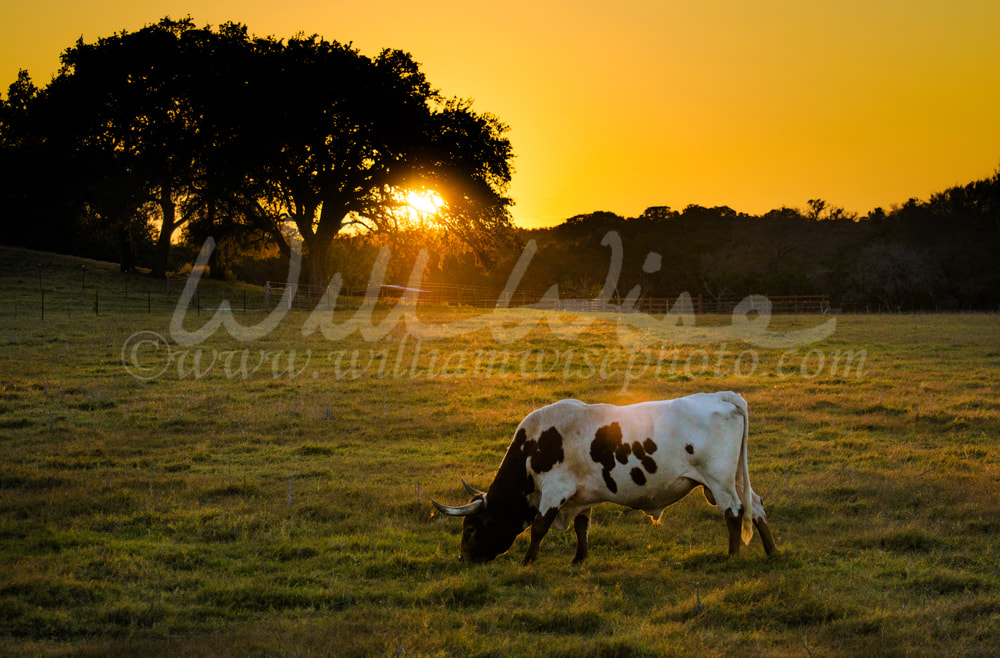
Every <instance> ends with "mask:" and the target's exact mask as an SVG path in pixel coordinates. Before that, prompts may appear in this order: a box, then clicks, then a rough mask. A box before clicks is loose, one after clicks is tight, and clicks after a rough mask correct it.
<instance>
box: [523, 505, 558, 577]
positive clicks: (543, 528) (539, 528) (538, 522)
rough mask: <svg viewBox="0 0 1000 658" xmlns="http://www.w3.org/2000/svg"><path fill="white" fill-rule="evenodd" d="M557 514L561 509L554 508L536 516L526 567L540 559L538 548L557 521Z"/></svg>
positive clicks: (526, 557) (532, 526)
mask: <svg viewBox="0 0 1000 658" xmlns="http://www.w3.org/2000/svg"><path fill="white" fill-rule="evenodd" d="M557 514H559V508H558V507H552V508H550V509H549V511H547V512H546V513H545V514H544V515H542V513H541V512H539V513H538V514H536V515H535V520H534V521H532V522H531V543H530V544H528V552H527V553H525V554H524V562H523V564H524V566H528V565H529V564H533V563H534V562H535V560H537V559H538V547H539V545H540V544H541V543H542V539H543V538H544V537H545V533H547V532H548V531H549V527H550V526H551V525H552V522H553V521H555V520H556V515H557Z"/></svg>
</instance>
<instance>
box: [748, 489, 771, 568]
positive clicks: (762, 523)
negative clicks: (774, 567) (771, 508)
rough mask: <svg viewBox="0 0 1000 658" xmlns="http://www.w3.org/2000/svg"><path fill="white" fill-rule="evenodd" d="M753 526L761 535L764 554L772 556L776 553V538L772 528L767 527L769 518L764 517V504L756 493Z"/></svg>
mask: <svg viewBox="0 0 1000 658" xmlns="http://www.w3.org/2000/svg"><path fill="white" fill-rule="evenodd" d="M753 524H754V526H756V528H757V532H758V533H759V534H760V540H761V541H762V542H764V552H765V553H767V554H768V555H770V554H771V553H773V552H774V536H773V535H772V534H771V528H770V527H769V526H768V525H767V517H766V516H765V515H764V503H763V502H761V500H760V496H758V495H757V492H756V491H755V492H754V494H753Z"/></svg>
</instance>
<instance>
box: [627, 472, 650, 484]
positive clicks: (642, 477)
mask: <svg viewBox="0 0 1000 658" xmlns="http://www.w3.org/2000/svg"><path fill="white" fill-rule="evenodd" d="M629 475H631V476H632V481H633V482H635V483H636V484H638V485H639V486H642V485H644V484H646V474H645V473H643V472H642V469H641V468H633V469H632V470H631V471H630V472H629Z"/></svg>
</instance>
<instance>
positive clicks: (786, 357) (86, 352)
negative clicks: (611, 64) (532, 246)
mask: <svg viewBox="0 0 1000 658" xmlns="http://www.w3.org/2000/svg"><path fill="white" fill-rule="evenodd" d="M25 262H35V263H36V266H35V269H36V270H37V269H38V268H37V262H43V263H44V266H43V268H42V270H43V272H44V273H45V274H44V275H45V276H46V277H48V278H47V279H46V280H45V281H47V283H45V282H44V281H43V286H47V288H45V289H46V290H47V297H48V298H49V299H50V300H51V299H55V298H56V296H57V294H65V295H67V297H68V296H69V293H70V292H71V290H72V289H73V288H74V287H76V286H80V287H81V288H82V286H81V285H80V284H81V283H82V282H81V281H80V279H79V277H80V269H81V268H80V267H79V265H80V264H81V262H80V261H76V260H73V259H64V258H61V257H50V256H46V255H41V254H35V253H33V252H25V251H21V250H6V249H0V265H2V267H0V295H2V299H3V302H4V303H3V306H2V309H0V359H2V361H0V368H2V375H0V547H2V550H0V652H2V651H7V652H10V653H12V654H21V655H23V654H29V655H30V654H57V655H66V654H70V655H136V654H163V653H171V654H188V655H206V656H207V655H218V654H238V655H248V654H249V655H283V654H292V655H316V654H320V655H329V654H332V655H359V656H367V655H395V653H396V652H397V651H398V650H399V649H402V650H405V652H406V654H405V655H407V656H414V655H418V656H419V655H454V656H470V655H471V656H507V655H566V656H570V655H571V656H581V655H595V656H600V655H609V656H611V655H614V656H633V655H634V656H645V655H650V656H658V655H664V654H669V655H682V656H683V655H704V654H706V653H707V654H725V655H732V654H736V653H738V652H743V653H745V652H753V653H755V654H759V655H782V656H784V655H789V654H794V655H814V656H816V655H830V654H842V655H844V654H846V655H856V654H865V653H868V654H878V655H886V654H888V655H912V654H920V655H937V654H947V655H989V654H992V653H994V652H995V651H996V647H997V646H1000V549H998V542H997V537H998V536H1000V497H998V495H997V493H998V491H1000V467H998V464H1000V448H998V445H997V443H998V441H997V440H998V436H1000V422H998V421H1000V401H998V396H997V391H998V386H997V384H998V381H997V380H998V373H1000V348H998V347H997V338H998V337H1000V317H998V316H996V315H951V316H943V315H942V316H935V315H915V316H843V317H840V318H838V325H837V330H836V332H835V333H834V334H833V335H832V336H831V337H830V338H828V339H827V340H826V341H824V342H822V343H819V344H815V345H809V346H804V347H801V348H797V349H798V352H797V353H792V352H791V351H790V349H791V348H790V349H778V350H767V349H762V348H757V347H753V346H748V345H745V344H742V343H728V344H726V345H725V346H721V345H718V344H704V345H702V344H668V345H663V346H661V345H656V346H655V347H653V348H649V349H648V350H647V352H648V354H649V357H650V361H649V363H650V366H649V367H648V368H647V369H646V370H645V371H642V372H639V373H637V374H638V376H636V377H634V378H633V380H631V381H626V379H625V376H624V372H623V368H624V362H623V361H619V362H618V367H617V369H615V368H613V367H609V368H607V372H606V374H607V375H608V376H606V377H605V376H603V375H602V373H601V370H600V366H601V362H602V360H604V359H608V364H609V366H610V365H612V361H611V360H612V359H614V358H615V357H616V356H617V358H618V359H620V360H622V359H624V360H626V361H627V359H628V357H629V354H630V353H627V352H624V351H623V350H621V348H619V347H618V342H617V334H616V326H615V324H614V321H613V319H608V318H604V319H597V320H594V321H593V323H592V324H591V325H590V326H589V328H588V329H587V331H585V332H584V333H583V334H581V335H580V336H579V337H578V338H576V339H573V340H570V339H568V338H560V337H557V336H555V335H553V333H552V332H551V331H549V330H548V328H547V327H546V325H544V324H542V325H540V326H539V327H538V328H536V329H535V330H534V331H532V332H531V333H529V334H527V335H526V336H525V337H524V338H522V339H521V340H519V341H516V342H513V343H510V344H499V343H497V342H495V341H494V340H493V339H492V337H491V335H490V333H489V329H488V326H487V327H486V328H483V329H480V330H479V331H476V332H474V333H470V334H467V335H463V336H460V337H458V338H453V339H449V340H438V341H432V340H427V341H423V342H422V343H420V346H419V351H418V349H417V344H416V341H415V340H414V339H412V338H410V337H404V334H405V332H404V331H403V330H401V329H398V328H397V329H394V330H392V331H390V332H389V333H388V334H387V335H386V336H385V337H383V338H381V339H380V340H379V341H377V342H374V343H369V342H367V341H365V340H364V339H362V338H361V337H360V336H359V335H358V334H357V333H355V334H353V335H352V336H350V337H347V338H344V339H341V340H339V341H336V342H331V341H328V340H326V339H325V338H323V336H321V335H319V334H318V333H314V334H313V335H311V336H308V337H306V336H303V335H302V331H301V328H302V326H303V324H304V323H305V322H306V319H307V318H308V317H309V313H307V312H302V311H293V312H291V313H289V314H288V315H287V316H286V317H285V318H284V320H283V321H282V323H281V324H280V325H279V326H278V327H277V328H276V329H275V330H274V331H272V332H270V333H269V334H268V335H267V336H265V337H263V338H261V339H259V340H255V341H251V342H248V343H242V342H239V341H236V340H233V339H232V338H230V337H228V336H227V335H226V333H225V332H224V331H220V332H217V333H216V334H215V335H213V336H212V337H211V338H209V339H208V340H207V341H206V342H204V343H202V344H200V345H197V346H191V347H189V348H185V347H183V346H180V345H177V344H171V345H170V350H172V353H173V355H174V361H171V362H169V363H168V366H169V367H167V369H166V371H165V372H164V373H163V374H162V375H161V376H159V377H156V378H152V379H150V380H148V381H140V380H137V379H135V378H134V377H133V376H132V375H130V374H129V372H128V370H127V369H126V367H125V366H124V365H123V363H122V347H123V345H124V344H125V343H126V340H127V339H128V338H129V337H130V336H131V335H132V334H133V333H134V332H136V331H154V332H157V333H159V334H161V335H162V336H164V337H166V338H168V339H169V338H170V331H169V323H170V314H171V311H172V306H171V305H170V304H169V303H164V304H163V305H162V306H161V307H160V308H156V307H153V308H151V309H147V308H146V307H145V303H144V302H145V299H144V298H142V296H141V295H140V300H138V301H141V302H142V303H139V304H137V305H130V304H126V303H124V302H119V304H118V307H117V308H116V307H115V305H114V304H109V305H108V307H107V308H106V311H102V312H101V313H100V315H97V314H95V313H93V312H92V311H93V309H87V311H86V312H85V311H82V310H81V311H80V312H79V313H77V312H76V310H72V311H71V312H70V313H67V312H66V309H61V310H60V312H55V311H49V312H47V313H46V316H45V320H44V322H42V321H41V318H40V314H39V313H37V308H36V307H34V306H32V303H33V301H32V300H33V299H34V296H36V294H37V293H38V281H37V271H35V270H31V269H30V268H29V269H28V272H29V275H25V274H24V272H25V267H24V266H23V263H25ZM19 263H20V265H19ZM102 268H103V269H102ZM86 276H87V281H86V285H87V288H86V289H83V290H86V291H89V294H93V292H95V291H97V292H98V293H99V294H101V295H102V296H103V295H104V294H105V292H106V293H107V294H108V295H109V299H111V298H112V297H111V296H112V295H113V294H114V293H115V291H116V290H121V291H122V292H124V284H123V283H122V281H123V279H122V275H120V274H118V273H117V272H115V271H114V268H113V266H107V265H103V264H90V263H88V264H87V275H86ZM133 283H134V286H136V288H134V289H140V290H141V286H143V285H146V283H147V282H146V281H145V280H143V279H141V278H135V279H134V280H133ZM149 285H151V286H157V285H163V284H162V283H157V282H149ZM205 285H206V286H210V287H211V292H213V293H215V292H217V293H218V294H220V295H221V294H223V292H226V294H229V295H230V298H235V296H236V295H237V294H242V293H241V292H240V293H237V292H234V291H239V290H242V289H235V288H232V289H230V288H226V287H225V286H222V285H221V284H216V283H214V282H206V284H205ZM178 291H179V287H177V288H175V289H174V293H173V294H174V295H175V296H176V293H177V292H178ZM164 294H166V293H164ZM250 294H255V291H253V290H252V289H250ZM15 300H16V301H18V305H19V308H18V310H17V314H16V315H15V314H14V313H13V312H12V310H13V309H11V306H12V302H13V301H15ZM81 308H82V307H81ZM385 312H386V310H385V309H383V310H380V311H379V314H380V315H378V316H377V318H376V320H377V319H378V318H380V317H384V313H385ZM353 313H354V312H353V311H345V312H340V313H338V315H337V316H336V317H335V320H336V322H337V323H341V322H343V321H345V320H347V319H348V318H349V317H351V316H352V315H353ZM477 314H478V317H481V318H483V321H484V322H485V323H486V324H487V325H488V321H489V318H485V317H484V316H483V315H482V312H481V311H473V310H471V309H464V308H438V309H424V310H421V311H420V317H421V319H422V320H424V321H425V322H428V323H430V322H436V323H441V322H446V321H449V322H453V321H458V320H463V319H464V320H468V319H470V318H473V317H477ZM207 317H208V316H207V314H203V315H202V316H201V318H198V317H197V316H196V315H194V314H193V313H191V314H189V315H188V317H187V321H186V323H185V326H186V327H187V328H188V329H195V328H197V327H199V326H200V325H201V324H203V323H204V322H206V321H207ZM511 317H512V318H514V319H521V320H526V319H530V318H531V317H532V316H531V315H530V314H529V313H519V314H514V315H513V316H511ZM263 318H264V314H263V313H260V312H257V313H253V312H251V313H248V314H247V315H245V316H244V315H243V314H238V315H237V319H238V320H240V321H241V322H243V323H244V324H251V323H253V322H258V321H261V320H262V319H263ZM822 321H824V319H823V318H818V317H805V316H804V317H779V318H774V319H773V322H772V328H773V329H775V330H777V329H782V330H786V331H788V330H794V329H799V328H803V327H809V326H815V325H817V324H819V323H821V322H822ZM728 322H729V319H728V318H699V324H701V325H703V326H706V327H712V326H725V325H726V324H727V323H728ZM164 349H165V348H162V347H161V348H160V351H154V350H152V349H151V350H149V351H146V352H142V353H141V354H142V356H143V358H145V359H146V360H147V362H149V363H153V364H154V365H157V364H161V363H164V362H165V361H164V357H163V354H164V352H163V350H164ZM198 349H200V350H202V352H201V358H202V361H201V362H200V366H199V369H197V370H196V369H195V367H194V365H193V364H194V363H195V360H194V359H195V357H196V355H197V352H196V351H197V350H198ZM244 350H246V359H247V360H248V363H250V364H251V365H254V364H259V367H257V368H256V369H255V370H254V369H252V368H251V369H250V370H252V372H250V370H246V371H244V370H241V369H240V365H239V364H240V359H241V358H243V355H244ZM261 350H263V351H264V356H263V357H261ZM292 350H295V355H296V356H295V359H294V360H293V361H292V363H291V365H289V361H288V359H289V356H290V354H291V352H292ZM571 350H572V351H573V362H572V364H571V367H569V368H567V367H565V363H564V361H565V359H566V358H567V355H568V354H569V353H570V351H571ZM699 350H702V351H703V352H704V355H708V357H709V362H708V365H706V366H704V367H703V365H702V364H703V354H702V352H699ZM723 350H725V353H724V352H723ZM813 350H815V351H813ZM837 350H839V351H841V352H844V351H846V350H855V351H860V350H864V354H865V359H864V362H863V367H860V368H858V367H855V368H854V369H852V370H849V371H845V370H844V369H843V368H839V369H835V368H833V367H832V365H831V363H830V362H829V359H830V356H831V355H832V354H833V353H834V352H835V351H837ZM543 351H544V352H543ZM811 351H813V352H812V354H811V356H807V355H809V354H810V352H811ZM184 352H186V356H185V359H186V360H185V361H184V362H183V367H182V368H181V369H180V370H178V368H177V360H178V359H179V355H180V354H181V353H184ZM477 352H479V361H478V362H477V360H476V358H477V357H476V353H477ZM505 352H507V353H509V355H508V359H507V364H508V365H507V366H504V367H501V363H502V362H503V354H504V353H505ZM741 353H745V355H744V357H743V359H744V361H743V365H744V366H747V365H749V363H750V361H749V359H750V358H751V357H755V359H756V361H755V363H756V366H755V368H754V370H753V372H752V374H747V369H746V368H744V370H743V373H744V374H743V375H742V376H738V375H736V374H734V364H735V362H736V360H737V358H738V357H739V355H740V354H741ZM821 353H822V354H823V355H824V358H826V359H827V361H826V362H825V363H824V364H823V366H824V367H823V368H819V367H818V366H819V355H820V354H821ZM383 354H384V356H383ZM539 354H543V358H542V361H541V366H538V365H537V364H538V362H537V358H538V355H539ZM556 354H558V355H559V358H560V359H563V361H559V362H558V363H557V364H556V365H553V359H554V358H555V357H554V356H544V355H556ZM584 354H587V355H588V356H589V357H590V358H591V361H592V362H593V363H592V364H591V365H592V366H593V367H592V368H588V367H587V366H586V363H585V362H584V361H582V360H581V359H582V355H584ZM307 355H308V356H307ZM463 355H464V356H463ZM526 355H527V356H526ZM674 356H676V357H677V360H676V364H677V365H676V366H672V365H671V364H672V363H673V361H672V359H673V358H674ZM213 357H214V361H212V359H213ZM157 359H159V361H157ZM227 359H228V361H227ZM352 359H354V361H355V362H356V363H357V364H358V366H357V367H356V368H354V369H352V368H351V367H350V363H351V360H352ZM484 359H485V360H484ZM490 359H493V361H492V363H493V366H492V367H490V366H489V363H490ZM546 359H548V360H546ZM810 359H811V361H810ZM522 360H523V362H522ZM209 363H211V364H212V365H211V367H208V365H207V364H209ZM227 363H228V370H227ZM522 363H523V364H525V365H522ZM635 363H640V361H636V362H635ZM657 363H659V364H660V368H659V369H658V370H657V369H656V368H655V366H656V364H657ZM686 364H687V367H685V365H686ZM856 365H857V364H856V363H855V366H856ZM612 371H613V372H612ZM199 372H200V373H201V374H200V376H198V374H197V373H199ZM242 372H248V373H250V374H249V375H248V376H246V377H244V376H242V374H241V373H242ZM276 373H277V374H276ZM720 389H732V390H736V391H739V392H741V393H742V394H743V395H744V396H745V397H746V398H747V400H748V401H749V404H750V409H751V430H750V436H751V439H750V441H751V443H750V473H751V478H752V481H753V485H754V488H755V489H756V490H757V491H758V492H759V493H760V494H761V495H762V496H763V498H764V501H765V505H766V506H767V509H768V514H769V519H770V521H771V525H772V528H773V529H774V530H775V533H776V539H777V542H778V546H779V550H778V552H777V554H776V555H774V556H772V557H771V558H770V559H768V558H765V556H764V554H763V550H762V548H761V545H760V543H759V540H758V539H755V540H754V542H753V543H751V545H750V546H749V547H744V549H743V553H742V554H741V556H740V557H739V558H738V559H735V560H727V559H726V557H725V552H726V529H725V523H724V522H723V520H722V518H721V515H720V514H719V513H718V511H717V510H716V509H714V508H712V507H710V506H709V505H708V504H707V503H706V502H705V500H704V498H703V497H702V496H701V495H700V494H698V493H696V494H694V495H692V496H689V497H688V498H686V499H684V500H683V501H681V502H680V503H678V504H677V505H675V506H673V507H671V508H669V509H668V510H667V511H666V512H665V513H664V516H663V520H662V524H661V525H659V526H654V525H653V524H651V523H650V522H649V520H648V518H646V517H644V516H643V515H642V514H641V513H639V512H636V511H632V510H628V509H624V508H620V507H612V506H607V505H605V506H601V507H598V508H597V509H596V510H595V512H594V525H593V529H592V532H591V554H590V557H589V558H588V561H587V562H586V563H585V564H584V565H583V566H582V567H572V566H571V565H570V564H569V562H570V560H571V559H572V557H573V547H574V544H575V538H574V537H573V533H572V532H567V533H555V532H554V533H550V534H549V536H548V537H546V539H545V541H544V542H543V544H542V551H541V557H540V559H539V561H538V563H537V564H536V565H535V566H533V567H531V568H527V569H525V568H522V567H521V566H520V558H521V556H522V555H523V552H524V550H525V549H526V546H527V541H526V538H525V537H521V538H519V540H518V542H517V543H516V544H515V546H514V548H513V549H512V550H511V552H510V553H509V554H508V555H506V556H502V557H500V558H498V559H497V561H495V562H494V563H491V564H487V565H482V566H469V565H464V564H462V563H460V562H459V561H458V559H457V555H458V540H459V534H460V523H459V522H458V521H457V520H455V519H451V518H442V517H441V516H439V515H436V514H433V513H432V512H433V508H432V507H431V505H430V504H429V500H428V498H429V496H431V495H433V496H435V497H437V498H439V499H441V500H445V501H448V502H459V501H464V499H465V495H464V492H463V490H462V487H461V484H460V482H459V478H460V477H464V478H466V479H467V480H468V481H470V482H471V483H473V484H475V485H477V486H480V487H485V486H486V485H487V484H488V482H489V478H490V476H491V475H492V473H493V471H494V470H495V468H496V467H497V465H498V464H499V462H500V460H501V458H502V456H503V452H504V450H505V448H506V445H507V443H508V442H509V441H510V438H511V435H512V433H513V430H514V427H515V426H516V424H517V423H518V422H519V420H520V419H521V418H522V417H523V416H524V415H525V414H526V413H528V412H529V411H531V410H532V409H534V408H536V407H538V406H540V405H542V404H545V403H547V402H550V401H552V400H555V399H559V398H562V397H569V396H572V397H578V398H581V399H584V400H588V401H608V402H616V403H627V402H633V401H638V400H642V399H654V398H669V397H676V396H680V395H684V394H687V393H692V392H695V391H708V390H720ZM697 600H700V602H701V604H702V606H703V608H699V607H698V606H697V604H696V601H697Z"/></svg>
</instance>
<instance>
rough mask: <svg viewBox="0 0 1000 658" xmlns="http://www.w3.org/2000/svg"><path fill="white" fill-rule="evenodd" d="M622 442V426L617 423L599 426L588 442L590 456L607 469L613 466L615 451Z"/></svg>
mask: <svg viewBox="0 0 1000 658" xmlns="http://www.w3.org/2000/svg"><path fill="white" fill-rule="evenodd" d="M621 444H622V428H621V426H620V425H619V424H618V423H611V424H610V425H605V426H604V427H599V428H598V429H597V432H596V433H595V434H594V440H593V441H592V442H591V443H590V458H591V459H593V460H594V461H595V462H597V463H598V464H601V465H602V466H604V468H606V469H607V470H609V471H610V470H611V469H613V468H614V467H615V451H616V450H618V448H619V447H620V446H621Z"/></svg>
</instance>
